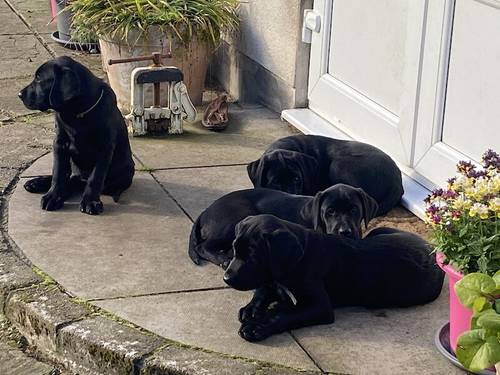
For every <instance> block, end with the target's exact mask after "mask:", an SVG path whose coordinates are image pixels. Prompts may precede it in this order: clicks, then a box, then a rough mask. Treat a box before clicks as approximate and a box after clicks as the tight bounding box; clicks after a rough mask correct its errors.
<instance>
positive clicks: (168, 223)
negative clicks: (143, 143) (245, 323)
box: [9, 173, 223, 299]
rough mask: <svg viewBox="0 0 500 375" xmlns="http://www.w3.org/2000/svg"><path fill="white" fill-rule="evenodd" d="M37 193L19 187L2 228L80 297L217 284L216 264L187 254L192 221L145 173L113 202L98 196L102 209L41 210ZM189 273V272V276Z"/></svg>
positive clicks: (72, 203) (74, 202)
mask: <svg viewBox="0 0 500 375" xmlns="http://www.w3.org/2000/svg"><path fill="white" fill-rule="evenodd" d="M39 202H40V196H39V195H36V194H30V193H28V192H26V191H25V190H24V189H23V188H22V187H20V186H19V187H18V188H17V189H16V190H15V192H14V194H13V196H12V197H11V199H10V203H9V233H10V235H11V237H12V238H13V239H14V241H15V242H16V243H17V245H18V246H19V247H20V248H21V249H22V250H23V252H24V254H25V255H26V256H27V257H28V258H29V259H30V260H31V261H32V262H33V263H34V264H35V265H37V266H38V267H40V268H41V269H42V270H44V271H45V272H47V273H48V274H49V275H51V276H52V277H53V278H54V279H55V280H57V281H58V282H59V283H61V284H62V285H63V286H64V287H65V289H66V290H68V291H69V292H70V293H72V294H74V295H77V296H78V297H81V298H84V299H92V298H110V297H118V296H130V295H138V294H149V293H161V292H168V291H179V290H189V289H199V288H210V287H219V286H222V285H223V282H222V277H221V271H220V270H219V268H218V267H215V266H208V267H203V268H202V269H200V268H197V267H196V266H195V265H194V264H193V263H192V262H191V260H190V259H189V258H188V256H187V242H188V237H189V232H190V230H191V222H190V221H189V220H188V219H187V218H186V217H185V215H184V214H183V213H182V211H181V210H180V209H179V208H178V207H177V206H176V205H175V203H174V202H172V200H170V198H168V196H167V195H166V194H165V192H164V191H163V190H162V189H161V188H160V186H159V185H158V184H157V183H156V182H155V181H154V180H153V178H152V177H151V176H150V175H149V174H147V173H137V174H136V178H135V180H134V183H133V185H132V187H131V188H130V189H129V190H128V191H126V192H125V193H124V194H123V195H122V198H121V200H120V202H119V203H117V204H116V203H113V202H112V200H111V198H110V197H103V203H104V209H105V212H104V214H102V215H100V216H89V215H85V214H82V213H80V212H79V209H78V207H79V198H78V197H75V198H73V199H72V200H70V201H68V202H67V204H66V205H65V207H64V208H63V209H62V210H61V211H57V212H46V211H43V210H41V209H40V207H39V204H40V203H39ZM193 275H196V276H195V277H193Z"/></svg>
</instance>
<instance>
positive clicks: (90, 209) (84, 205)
mask: <svg viewBox="0 0 500 375" xmlns="http://www.w3.org/2000/svg"><path fill="white" fill-rule="evenodd" d="M80 211H81V212H83V213H85V214H89V215H99V214H100V213H102V212H103V211H104V206H103V204H102V202H101V200H100V199H98V198H97V199H94V200H91V199H86V198H85V197H84V198H83V199H82V201H81V202H80Z"/></svg>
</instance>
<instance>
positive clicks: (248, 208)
mask: <svg viewBox="0 0 500 375" xmlns="http://www.w3.org/2000/svg"><path fill="white" fill-rule="evenodd" d="M377 209H378V206H377V202H375V200H374V199H373V198H372V197H370V196H369V195H367V194H366V193H365V192H364V191H363V190H362V189H359V188H354V187H352V186H348V185H344V184H337V185H334V186H332V187H330V188H328V189H327V190H325V191H323V192H319V193H318V194H316V196H315V197H314V198H313V197H307V196H301V195H293V194H288V193H284V192H282V191H278V190H270V189H247V190H239V191H235V192H232V193H229V194H227V195H225V196H223V197H222V198H220V199H218V200H216V201H215V202H214V203H212V205H211V206H210V207H208V208H207V209H206V210H205V211H203V212H202V214H201V215H200V216H199V217H198V219H197V220H196V222H195V223H194V225H193V228H192V230H191V236H190V239H189V256H190V257H191V259H192V260H193V262H194V263H196V264H200V258H203V259H205V260H208V261H210V262H212V263H214V264H217V265H220V266H222V267H224V268H225V267H227V265H228V264H229V261H230V260H231V258H232V243H233V240H234V237H235V232H234V228H235V226H236V224H237V223H238V222H240V221H241V220H243V219H244V218H246V217H247V216H251V215H258V214H272V215H275V216H277V217H280V218H282V219H285V220H288V221H291V222H294V223H297V224H300V225H302V226H305V227H308V228H313V229H315V230H319V231H322V232H324V233H335V234H338V235H342V236H346V237H350V238H361V222H362V221H364V222H365V226H367V225H368V223H369V221H370V220H371V219H372V218H373V217H374V216H375V214H376V213H377Z"/></svg>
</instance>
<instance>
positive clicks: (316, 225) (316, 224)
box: [311, 191, 326, 233]
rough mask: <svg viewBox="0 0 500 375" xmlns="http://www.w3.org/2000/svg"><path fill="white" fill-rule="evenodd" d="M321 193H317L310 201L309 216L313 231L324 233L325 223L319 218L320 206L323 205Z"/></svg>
mask: <svg viewBox="0 0 500 375" xmlns="http://www.w3.org/2000/svg"><path fill="white" fill-rule="evenodd" d="M323 196H324V194H323V192H322V191H320V192H319V193H317V194H316V195H315V196H314V198H313V201H312V210H311V215H312V219H313V229H314V230H315V231H318V232H321V233H326V227H325V223H324V221H323V217H322V216H321V205H322V204H323Z"/></svg>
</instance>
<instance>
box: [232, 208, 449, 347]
mask: <svg viewBox="0 0 500 375" xmlns="http://www.w3.org/2000/svg"><path fill="white" fill-rule="evenodd" d="M236 232H237V233H236V240H235V241H234V258H233V260H232V261H231V263H230V264H229V266H228V268H227V270H226V272H225V274H224V281H225V282H226V283H227V284H228V285H229V286H231V287H233V288H235V289H238V290H252V289H257V290H256V292H255V294H254V297H253V299H252V301H251V302H250V303H249V304H248V305H247V306H245V307H244V308H242V309H241V311H240V321H241V322H242V326H241V329H240V332H239V333H240V335H241V336H242V337H243V338H244V339H245V340H248V341H259V340H263V339H265V338H266V337H268V336H270V335H273V334H275V333H280V332H283V331H287V330H290V329H294V328H299V327H304V326H309V325H314V324H328V323H332V322H333V321H334V313H333V309H334V308H335V307H339V306H363V307H367V308H386V307H408V306H413V305H420V304H424V303H427V302H430V301H433V300H434V299H436V298H437V297H438V296H439V294H440V292H441V288H442V284H443V278H444V274H443V272H442V271H441V269H440V268H439V267H438V266H437V265H436V262H435V260H434V257H433V256H432V255H431V249H430V247H429V245H428V244H427V242H426V241H424V240H423V239H422V238H420V237H419V236H417V235H415V234H412V233H408V232H403V231H399V230H396V229H390V228H380V229H375V230H373V231H372V232H370V233H369V234H368V236H367V237H365V238H364V239H362V240H353V239H349V238H344V237H341V236H336V235H327V234H322V233H318V232H315V231H312V230H309V229H306V228H303V227H301V226H299V225H297V224H293V223H290V222H286V221H283V220H280V219H278V218H276V217H274V216H271V215H259V216H254V217H249V218H247V219H245V220H243V221H242V222H240V223H239V224H238V225H237V227H236ZM284 297H285V298H284ZM290 300H292V301H293V303H290V302H289V301H290ZM280 301H281V303H280ZM283 301H287V302H288V303H283ZM274 302H278V304H277V305H276V304H275V303H274ZM271 304H273V305H276V306H277V307H275V308H274V309H273V308H271V309H270V308H269V307H270V305H271ZM271 307H272V305H271Z"/></svg>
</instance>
